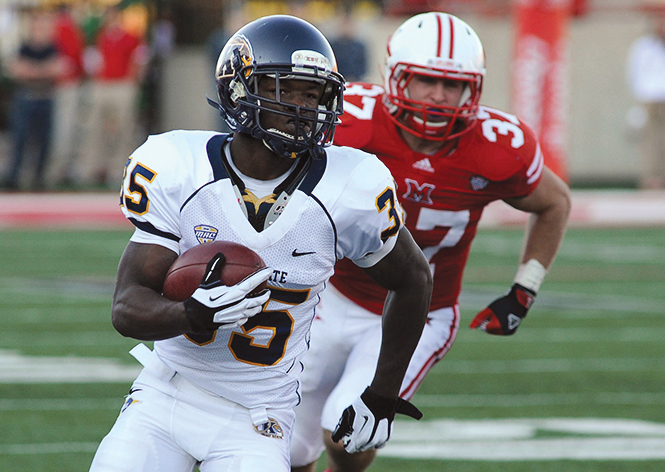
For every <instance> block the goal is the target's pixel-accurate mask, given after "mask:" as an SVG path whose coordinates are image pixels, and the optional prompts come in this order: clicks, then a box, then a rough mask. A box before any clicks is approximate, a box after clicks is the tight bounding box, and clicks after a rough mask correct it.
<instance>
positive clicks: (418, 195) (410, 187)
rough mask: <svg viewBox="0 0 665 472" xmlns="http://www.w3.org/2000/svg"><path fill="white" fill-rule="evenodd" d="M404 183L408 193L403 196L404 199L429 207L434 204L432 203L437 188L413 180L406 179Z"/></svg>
mask: <svg viewBox="0 0 665 472" xmlns="http://www.w3.org/2000/svg"><path fill="white" fill-rule="evenodd" d="M404 181H405V182H406V193H405V194H404V195H402V198H406V199H407V200H412V201H414V202H416V203H425V204H427V205H431V204H433V203H434V202H433V201H432V191H433V190H434V189H435V188H436V187H435V186H434V185H432V184H427V183H425V184H422V185H420V184H419V183H418V182H416V181H415V180H411V179H404Z"/></svg>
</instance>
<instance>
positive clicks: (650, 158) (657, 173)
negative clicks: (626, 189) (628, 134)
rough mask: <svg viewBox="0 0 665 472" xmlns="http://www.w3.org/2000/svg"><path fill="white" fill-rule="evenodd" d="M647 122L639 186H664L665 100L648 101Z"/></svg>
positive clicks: (649, 187)
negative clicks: (657, 101) (659, 101)
mask: <svg viewBox="0 0 665 472" xmlns="http://www.w3.org/2000/svg"><path fill="white" fill-rule="evenodd" d="M647 110H648V116H649V118H648V122H647V126H646V130H645V135H644V140H643V142H642V167H641V171H640V186H641V187H642V188H645V189H654V188H665V102H661V103H650V104H649V105H648V107H647Z"/></svg>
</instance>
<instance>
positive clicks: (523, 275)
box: [514, 259, 547, 293]
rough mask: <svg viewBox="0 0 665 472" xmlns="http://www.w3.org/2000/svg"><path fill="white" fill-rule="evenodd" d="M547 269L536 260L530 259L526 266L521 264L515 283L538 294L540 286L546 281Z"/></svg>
mask: <svg viewBox="0 0 665 472" xmlns="http://www.w3.org/2000/svg"><path fill="white" fill-rule="evenodd" d="M546 274H547V269H546V268H545V266H543V265H542V264H541V263H540V262H538V261H537V260H535V259H529V260H528V261H527V262H526V264H520V266H519V268H518V269H517V275H515V280H514V282H515V283H516V284H520V285H522V286H524V287H526V288H528V289H529V290H533V292H534V293H538V289H539V288H540V284H542V283H543V280H545V275H546Z"/></svg>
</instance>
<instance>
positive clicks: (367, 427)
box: [332, 387, 423, 454]
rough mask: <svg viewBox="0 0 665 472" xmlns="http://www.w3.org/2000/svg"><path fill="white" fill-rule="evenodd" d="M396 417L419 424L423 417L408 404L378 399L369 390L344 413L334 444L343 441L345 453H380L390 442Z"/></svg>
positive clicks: (380, 397)
mask: <svg viewBox="0 0 665 472" xmlns="http://www.w3.org/2000/svg"><path fill="white" fill-rule="evenodd" d="M395 413H404V414H405V415H408V416H410V417H412V418H415V419H417V420H419V419H420V418H422V416H423V414H422V413H421V412H420V410H418V408H416V407H415V406H413V405H412V404H411V403H409V402H407V401H406V400H402V399H401V398H399V397H397V398H388V397H384V396H381V395H377V394H375V393H374V392H372V391H370V389H369V387H367V389H365V391H364V392H363V394H362V395H360V397H358V398H357V399H356V400H355V401H354V402H353V404H351V406H349V407H347V408H346V410H344V412H343V413H342V417H341V418H340V420H339V423H338V424H337V427H336V428H335V431H334V432H333V434H332V440H333V441H334V442H339V440H340V439H342V442H343V444H344V449H345V450H346V452H348V453H350V454H352V453H354V452H361V451H367V450H369V449H380V448H382V447H383V446H385V445H386V443H387V442H388V439H390V433H391V432H392V424H393V419H394V418H395Z"/></svg>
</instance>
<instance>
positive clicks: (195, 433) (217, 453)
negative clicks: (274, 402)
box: [90, 348, 295, 472]
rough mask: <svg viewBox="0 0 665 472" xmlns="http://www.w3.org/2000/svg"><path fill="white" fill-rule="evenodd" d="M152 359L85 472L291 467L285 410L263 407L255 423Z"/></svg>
mask: <svg viewBox="0 0 665 472" xmlns="http://www.w3.org/2000/svg"><path fill="white" fill-rule="evenodd" d="M146 349H147V348H146ZM137 357H138V356H137ZM154 357H156V355H155V356H154ZM142 363H143V361H142ZM152 364H153V365H152V366H148V365H147V363H144V365H146V367H145V368H144V369H143V370H142V371H141V373H140V374H139V376H138V377H137V379H136V380H135V381H134V384H133V385H132V389H131V390H130V394H129V395H128V396H127V397H126V400H125V403H124V405H123V407H122V410H121V412H120V416H119V417H118V419H117V420H116V422H115V425H114V426H113V428H112V429H111V431H110V432H109V434H108V435H107V436H106V437H105V438H104V439H103V440H102V442H101V444H100V445H99V449H98V450H97V453H96V454H95V457H94V459H93V462H92V466H91V468H90V470H91V471H92V472H191V471H193V470H194V468H195V467H196V466H197V465H198V467H199V469H200V470H201V472H213V471H214V472H226V471H228V472H256V471H261V470H270V471H271V472H275V471H280V472H288V471H290V464H289V442H290V436H291V431H292V428H293V422H294V418H295V414H294V413H293V411H292V410H288V409H287V410H273V409H270V410H267V414H268V418H269V422H268V423H266V424H264V425H262V426H260V427H255V426H254V424H253V422H252V416H251V413H250V410H248V409H247V408H245V407H243V406H241V405H238V404H237V403H234V402H231V401H229V400H226V399H224V398H222V397H220V396H218V395H214V394H212V393H210V392H208V391H206V390H203V389H201V388H200V387H198V386H197V385H195V384H193V383H192V382H190V381H189V380H187V379H185V378H184V377H182V376H181V375H180V374H177V373H174V372H173V371H170V372H169V369H168V367H166V366H165V365H164V364H161V366H163V367H164V368H163V369H159V366H158V368H157V369H155V368H154V367H155V363H154V362H153V363H152ZM149 367H150V368H149ZM160 370H161V372H160Z"/></svg>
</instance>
